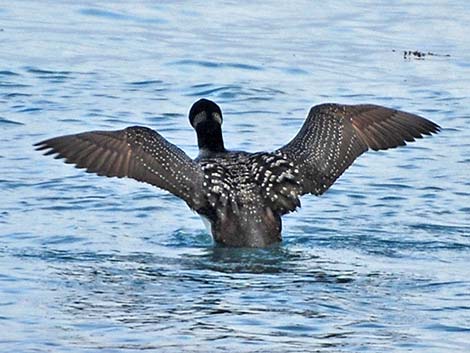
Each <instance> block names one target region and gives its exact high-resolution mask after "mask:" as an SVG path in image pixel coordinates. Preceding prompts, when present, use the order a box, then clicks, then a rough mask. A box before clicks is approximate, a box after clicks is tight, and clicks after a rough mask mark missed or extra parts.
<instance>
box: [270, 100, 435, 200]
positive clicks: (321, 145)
mask: <svg viewBox="0 0 470 353" xmlns="http://www.w3.org/2000/svg"><path fill="white" fill-rule="evenodd" d="M439 130H440V127H439V125H437V124H435V123H433V122H432V121H430V120H427V119H425V118H423V117H420V116H418V115H414V114H410V113H407V112H403V111H399V110H395V109H390V108H385V107H382V106H378V105H372V104H362V105H340V104H321V105H317V106H314V107H313V108H312V109H311V110H310V113H309V115H308V117H307V120H306V121H305V123H304V125H303V126H302V128H301V129H300V131H299V133H298V134H297V135H296V136H295V137H294V138H293V139H292V140H291V141H290V142H289V143H288V144H287V145H285V146H283V147H281V148H280V149H279V150H277V151H278V152H280V153H282V154H284V155H286V156H288V158H289V159H290V160H292V161H293V162H294V163H295V165H296V166H297V168H298V169H299V170H300V176H301V179H302V182H301V184H302V193H303V194H305V193H313V194H316V195H320V194H322V193H324V192H325V191H326V190H327V189H328V188H329V187H330V186H331V185H332V184H333V183H334V182H335V181H336V179H338V177H339V176H340V175H341V174H342V173H343V172H344V171H345V170H346V169H347V168H348V167H349V166H350V165H351V164H352V163H353V162H354V160H355V159H356V158H357V157H359V156H360V155H361V154H362V153H364V152H365V151H367V150H368V149H369V148H370V149H372V150H375V151H378V150H385V149H389V148H395V147H398V146H404V145H406V142H413V141H415V139H417V138H421V137H423V135H431V134H433V133H437V132H438V131H439Z"/></svg>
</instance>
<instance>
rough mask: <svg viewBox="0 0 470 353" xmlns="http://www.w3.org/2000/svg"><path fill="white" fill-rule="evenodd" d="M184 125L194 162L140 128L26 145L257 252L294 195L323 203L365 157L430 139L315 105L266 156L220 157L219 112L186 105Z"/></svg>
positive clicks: (384, 117) (402, 118)
mask: <svg viewBox="0 0 470 353" xmlns="http://www.w3.org/2000/svg"><path fill="white" fill-rule="evenodd" d="M189 120H190V123H191V125H192V127H193V128H194V129H195V130H196V133H197V137H198V146H199V156H198V157H197V158H196V159H194V160H192V159H191V158H189V157H188V156H187V155H186V154H185V153H184V152H183V151H182V150H181V149H179V148H178V147H176V146H175V145H173V144H171V143H170V142H168V141H167V140H166V139H164V138H163V137H162V136H161V135H160V134H159V133H157V132H156V131H153V130H151V129H149V128H145V127H140V126H133V127H128V128H126V129H124V130H117V131H90V132H84V133H81V134H75V135H67V136H60V137H55V138H52V139H49V140H45V141H42V142H39V143H37V144H36V146H37V149H38V150H48V151H47V152H46V153H45V154H46V155H49V154H57V156H56V157H55V158H65V162H66V163H72V164H75V165H76V167H77V168H85V169H86V171H87V172H92V173H96V174H98V175H104V176H109V177H118V178H122V177H129V178H133V179H136V180H138V181H142V182H146V183H149V184H152V185H155V186H158V187H160V188H162V189H165V190H167V191H169V192H171V193H172V194H174V195H176V196H178V197H180V198H181V199H183V200H184V201H185V202H186V203H187V204H188V206H189V207H190V208H191V209H193V210H195V211H196V212H197V213H199V214H200V215H201V216H203V217H205V218H206V219H208V220H209V223H210V226H211V232H212V235H213V237H214V239H215V241H217V242H218V243H222V244H225V245H229V246H248V247H261V246H268V245H271V244H273V243H277V242H279V241H281V216H282V215H284V214H286V213H289V212H292V211H294V210H295V209H296V208H297V207H300V200H299V197H300V196H302V195H304V194H309V193H311V194H315V195H321V194H323V193H324V192H325V191H326V190H327V189H328V188H329V187H330V186H331V185H332V184H333V183H334V182H335V180H336V179H337V178H338V177H339V176H340V175H341V174H342V173H343V172H344V171H345V170H346V169H347V168H348V167H349V166H350V165H351V164H352V162H353V161H354V160H355V159H356V158H357V157H358V156H360V155H361V154H362V153H364V152H365V151H367V150H368V149H369V148H371V149H373V150H385V149H388V148H394V147H397V146H403V145H405V144H406V143H405V142H411V141H414V140H415V139H416V138H421V137H422V136H423V135H430V134H431V133H436V132H438V131H439V129H440V127H439V126H438V125H436V124H435V123H433V122H431V121H429V120H427V119H424V118H422V117H419V116H417V115H413V114H409V113H405V112H402V111H398V110H394V109H389V108H385V107H381V106H377V105H341V104H322V105H317V106H315V107H313V108H312V109H311V110H310V113H309V114H308V117H307V120H306V121H305V123H304V125H303V126H302V128H301V130H300V131H299V133H298V134H297V136H295V137H294V139H293V140H292V141H290V142H289V143H288V144H287V145H285V146H283V147H281V148H279V149H278V150H276V151H274V152H258V153H248V152H240V151H227V150H226V149H225V147H224V143H223V138H222V112H221V110H220V108H219V107H218V106H217V105H216V104H215V103H214V102H211V101H209V100H207V99H201V100H199V101H197V102H196V103H194V105H193V106H192V108H191V110H190V112H189Z"/></svg>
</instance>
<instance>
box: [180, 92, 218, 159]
mask: <svg viewBox="0 0 470 353" xmlns="http://www.w3.org/2000/svg"><path fill="white" fill-rule="evenodd" d="M222 121H223V118H222V111H221V110H220V108H219V106H218V105H217V104H215V103H214V102H212V101H210V100H208V99H204V98H202V99H200V100H198V101H197V102H196V103H194V104H193V106H192V107H191V109H190V111H189V122H190V123H191V126H192V127H193V128H194V129H195V130H196V133H197V143H198V146H199V151H200V153H204V154H207V153H218V152H225V147H224V140H223V138H222Z"/></svg>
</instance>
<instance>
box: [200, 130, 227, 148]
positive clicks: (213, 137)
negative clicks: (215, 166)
mask: <svg viewBox="0 0 470 353" xmlns="http://www.w3.org/2000/svg"><path fill="white" fill-rule="evenodd" d="M204 125H205V126H204ZM196 132H197V144H198V147H199V151H201V152H204V154H207V153H220V152H226V149H225V147H224V139H223V137H222V128H221V126H220V125H218V124H211V125H209V126H208V125H206V124H203V126H198V128H197V129H196Z"/></svg>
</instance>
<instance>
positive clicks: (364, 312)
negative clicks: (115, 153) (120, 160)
mask: <svg viewBox="0 0 470 353" xmlns="http://www.w3.org/2000/svg"><path fill="white" fill-rule="evenodd" d="M469 22H470V5H469V3H468V2H467V1H465V0H459V1H447V2H445V3H444V2H435V4H434V5H433V4H430V3H429V1H406V2H404V1H403V2H401V1H389V2H387V3H386V4H385V2H382V4H380V3H376V2H373V1H357V2H348V3H347V4H346V2H321V3H319V2H310V1H296V2H292V3H291V4H286V2H285V1H268V2H248V1H242V2H235V1H225V2H217V3H213V4H211V5H209V4H208V3H207V2H203V1H194V2H181V1H168V2H155V1H142V2H138V3H137V2H127V1H118V0H114V1H106V2H103V1H101V2H99V1H94V0H89V1H83V2H76V1H60V2H57V1H51V0H46V1H28V0H24V1H14V2H13V1H9V2H6V1H5V2H0V43H1V44H0V200H1V202H0V351H1V352H97V351H100V352H136V351H141V350H145V351H151V352H153V351H158V352H227V351H231V352H363V351H369V352H469V351H470V198H469V196H470V148H469V147H470V132H469V131H470V130H469V123H470V95H469V92H470V41H469V39H468V38H469V36H470V31H469V29H468V23H469ZM405 50H420V51H423V52H426V53H427V52H432V53H435V54H438V55H435V56H432V55H428V56H425V57H424V59H423V58H421V59H419V58H414V57H407V58H404V55H403V51H405ZM447 55H450V56H447ZM200 97H207V98H210V99H213V100H215V101H216V102H217V103H219V104H220V105H221V107H222V109H223V111H224V114H225V121H224V131H225V139H226V145H227V146H229V147H230V148H233V149H246V150H249V151H257V150H272V149H274V148H277V147H279V146H281V145H283V144H284V143H285V142H287V141H288V140H289V139H290V138H291V137H292V136H294V135H295V133H296V132H297V131H298V129H299V127H300V126H301V124H302V122H303V120H304V118H305V116H306V114H307V112H308V109H309V108H310V107H311V106H312V105H314V104H318V103H321V102H327V101H329V102H343V103H375V104H382V105H386V106H389V107H394V108H399V109H403V110H406V111H410V112H413V113H417V114H420V115H423V116H425V117H427V118H429V119H431V120H433V121H435V122H437V123H438V124H440V125H442V126H443V130H442V132H441V133H440V134H439V135H436V136H433V137H431V138H426V139H423V140H420V141H418V142H417V143H414V144H411V145H410V146H408V147H406V148H403V149H398V150H393V151H386V152H380V153H368V154H366V155H364V156H362V157H361V158H359V160H358V161H356V163H355V164H354V165H353V166H352V167H351V168H350V169H349V170H348V171H347V172H346V173H345V174H344V175H343V176H342V177H341V178H340V179H339V180H338V182H337V183H336V184H335V185H334V186H333V188H332V189H330V190H329V192H327V193H326V194H325V195H323V196H322V197H320V198H317V197H314V196H307V197H304V198H303V200H302V201H303V207H302V209H301V210H300V211H299V212H297V213H295V214H292V215H289V216H287V217H285V219H284V233H283V235H284V242H283V244H282V246H280V247H277V248H274V249H264V250H262V249H259V250H256V249H255V250H246V249H224V248H217V247H214V246H213V244H212V240H211V238H210V236H209V235H208V234H207V233H206V231H205V230H204V227H203V225H202V223H201V222H200V220H199V218H198V217H197V215H195V214H193V213H192V212H190V211H189V210H188V209H187V207H186V206H185V204H184V202H181V201H180V200H178V199H177V198H175V197H173V196H171V195H168V194H167V193H165V192H163V191H160V190H158V189H155V188H152V187H151V186H147V185H144V184H140V183H137V182H134V181H132V180H117V179H106V178H100V177H97V176H94V175H89V174H86V173H84V172H83V171H80V170H77V169H74V168H72V167H71V166H70V165H65V164H63V163H62V162H60V161H57V160H54V159H52V158H50V157H48V158H46V157H43V156H42V155H41V154H40V153H38V152H36V151H34V150H33V148H32V144H33V143H34V142H37V141H39V140H42V139H45V138H49V137H52V136H56V135H61V134H66V133H75V132H80V131H84V130H90V129H118V128H123V127H125V126H128V125H131V124H134V125H135V124H139V125H145V126H150V127H152V128H154V129H157V130H158V131H159V132H161V133H162V135H164V136H165V137H166V138H168V139H169V140H170V141H172V142H173V143H175V144H177V145H179V146H181V147H182V148H183V149H184V150H185V151H186V152H187V153H188V154H189V155H191V156H195V155H196V154H197V148H196V139H195V135H194V132H193V130H192V129H191V127H190V126H189V123H188V121H187V112H188V110H189V107H190V106H191V104H192V103H193V102H194V101H195V100H197V99H198V98H200Z"/></svg>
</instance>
